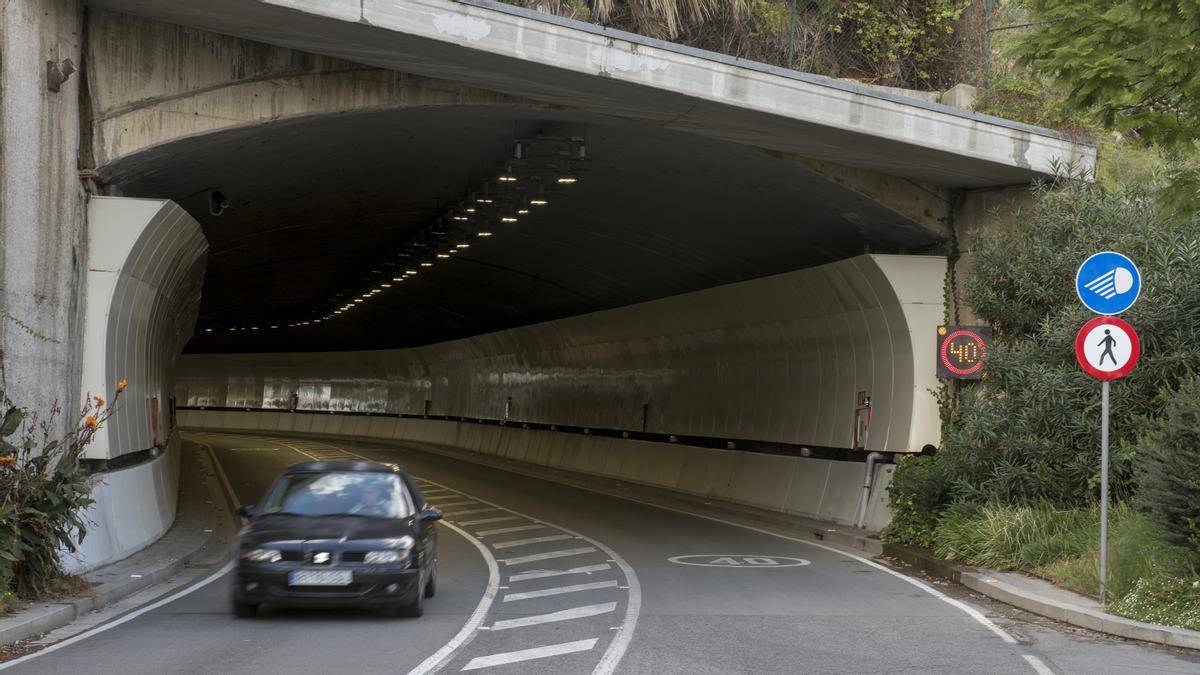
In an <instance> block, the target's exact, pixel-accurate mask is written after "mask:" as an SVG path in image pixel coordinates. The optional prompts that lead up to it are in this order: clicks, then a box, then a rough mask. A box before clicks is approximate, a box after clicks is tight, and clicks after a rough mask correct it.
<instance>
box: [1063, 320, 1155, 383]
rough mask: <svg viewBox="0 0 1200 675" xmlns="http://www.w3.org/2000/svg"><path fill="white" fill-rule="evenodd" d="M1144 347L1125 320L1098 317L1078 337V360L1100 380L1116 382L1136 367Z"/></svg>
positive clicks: (1076, 349) (1089, 373) (1082, 329)
mask: <svg viewBox="0 0 1200 675" xmlns="http://www.w3.org/2000/svg"><path fill="white" fill-rule="evenodd" d="M1141 351H1142V347H1141V343H1139V342H1138V336H1137V333H1136V332H1134V330H1133V326H1130V325H1129V324H1128V323H1126V322H1125V321H1124V320H1122V319H1118V318H1117V317H1115V316H1098V317H1096V318H1094V319H1092V320H1091V321H1088V322H1087V323H1085V324H1083V328H1081V329H1079V334H1078V335H1076V336H1075V358H1076V360H1078V361H1079V365H1080V366H1082V367H1083V371H1084V372H1085V373H1087V374H1088V375H1091V376H1092V377H1094V378H1097V379H1100V380H1116V379H1119V378H1122V377H1125V376H1126V375H1128V374H1129V373H1130V372H1131V371H1132V370H1133V367H1134V366H1136V365H1137V361H1138V356H1140V355H1141Z"/></svg>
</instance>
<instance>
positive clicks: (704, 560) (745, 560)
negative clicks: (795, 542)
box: [667, 553, 812, 570]
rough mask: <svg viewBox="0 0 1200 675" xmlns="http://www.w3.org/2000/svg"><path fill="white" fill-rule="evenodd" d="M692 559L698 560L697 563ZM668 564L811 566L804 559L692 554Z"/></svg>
mask: <svg viewBox="0 0 1200 675" xmlns="http://www.w3.org/2000/svg"><path fill="white" fill-rule="evenodd" d="M691 558H696V560H695V561H693V560H691ZM667 562H673V563H675V564H676V565H692V566H695V567H727V568H731V569H759V570H770V569H780V568H784V567H804V566H806V565H811V564H812V563H810V562H809V561H807V560H805V559H803V558H793V557H791V556H783V555H731V554H724V553H720V554H712V553H709V554H703V555H702V554H691V555H677V556H672V557H670V558H667Z"/></svg>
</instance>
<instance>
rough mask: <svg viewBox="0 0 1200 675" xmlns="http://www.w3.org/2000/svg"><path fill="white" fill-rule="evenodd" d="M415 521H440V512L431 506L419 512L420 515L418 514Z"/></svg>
mask: <svg viewBox="0 0 1200 675" xmlns="http://www.w3.org/2000/svg"><path fill="white" fill-rule="evenodd" d="M417 519H418V520H420V521H421V522H425V521H428V520H441V519H442V510H441V509H439V508H437V507H436V506H431V507H429V508H427V509H425V510H423V511H421V513H420V514H418V516H417Z"/></svg>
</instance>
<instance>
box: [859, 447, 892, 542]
mask: <svg viewBox="0 0 1200 675" xmlns="http://www.w3.org/2000/svg"><path fill="white" fill-rule="evenodd" d="M883 459H886V456H885V455H884V454H883V453H882V452H872V453H871V454H869V455H867V468H866V471H864V472H863V488H862V502H861V503H859V505H858V515H857V517H855V519H854V526H855V527H859V528H861V527H865V524H864V523H865V522H866V520H867V506H868V505H869V504H870V501H871V486H872V485H874V484H875V465H876V464H877V463H878V462H880V461H881V460H883Z"/></svg>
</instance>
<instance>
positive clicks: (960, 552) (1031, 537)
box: [934, 504, 1200, 629]
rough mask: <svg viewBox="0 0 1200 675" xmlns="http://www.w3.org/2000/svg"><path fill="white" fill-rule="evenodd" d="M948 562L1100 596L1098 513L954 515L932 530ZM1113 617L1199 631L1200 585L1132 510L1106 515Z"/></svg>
mask: <svg viewBox="0 0 1200 675" xmlns="http://www.w3.org/2000/svg"><path fill="white" fill-rule="evenodd" d="M934 551H935V552H936V553H937V554H938V555H940V556H942V557H944V558H951V559H955V560H960V561H962V562H965V563H968V564H971V565H978V566H981V567H989V568H992V569H1000V570H1023V571H1026V572H1029V573H1032V574H1035V575H1037V576H1040V577H1043V578H1045V579H1048V580H1049V581H1052V582H1054V583H1056V584H1058V585H1060V586H1063V587H1065V588H1069V589H1071V590H1073V591H1075V592H1077V593H1081V594H1084V595H1088V596H1091V597H1098V596H1099V594H1100V511H1099V508H1096V507H1093V508H1089V509H1061V508H1055V507H1053V506H1050V505H1048V504H1039V505H1035V506H1022V507H1015V506H986V507H982V508H970V507H960V508H955V509H951V510H950V511H949V512H948V513H947V514H946V515H945V516H944V517H943V518H942V519H941V521H939V523H938V527H937V529H936V531H935V532H934ZM1108 553H1109V557H1108V559H1109V578H1108V593H1109V597H1110V598H1111V599H1112V600H1113V602H1111V603H1110V605H1109V607H1108V611H1109V612H1112V613H1114V614H1117V615H1119V616H1125V617H1128V618H1131V619H1137V620H1139V621H1147V622H1150V623H1160V624H1165V625H1173V626H1182V627H1185V628H1192V629H1200V585H1194V584H1196V583H1197V582H1200V579H1197V577H1196V576H1195V575H1194V574H1189V573H1185V572H1184V571H1183V570H1185V565H1184V563H1183V557H1182V556H1181V554H1180V552H1179V551H1178V550H1177V549H1174V548H1172V547H1171V546H1170V545H1168V544H1166V543H1165V542H1164V541H1163V539H1162V537H1161V534H1160V533H1159V532H1158V530H1157V529H1156V528H1155V527H1154V525H1152V524H1151V523H1150V522H1149V521H1148V520H1146V518H1145V517H1144V516H1143V515H1142V514H1140V513H1138V512H1137V511H1136V510H1134V509H1133V508H1131V507H1129V506H1126V505H1123V504H1119V505H1117V506H1115V507H1114V508H1112V509H1111V510H1110V511H1109V548H1108Z"/></svg>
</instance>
